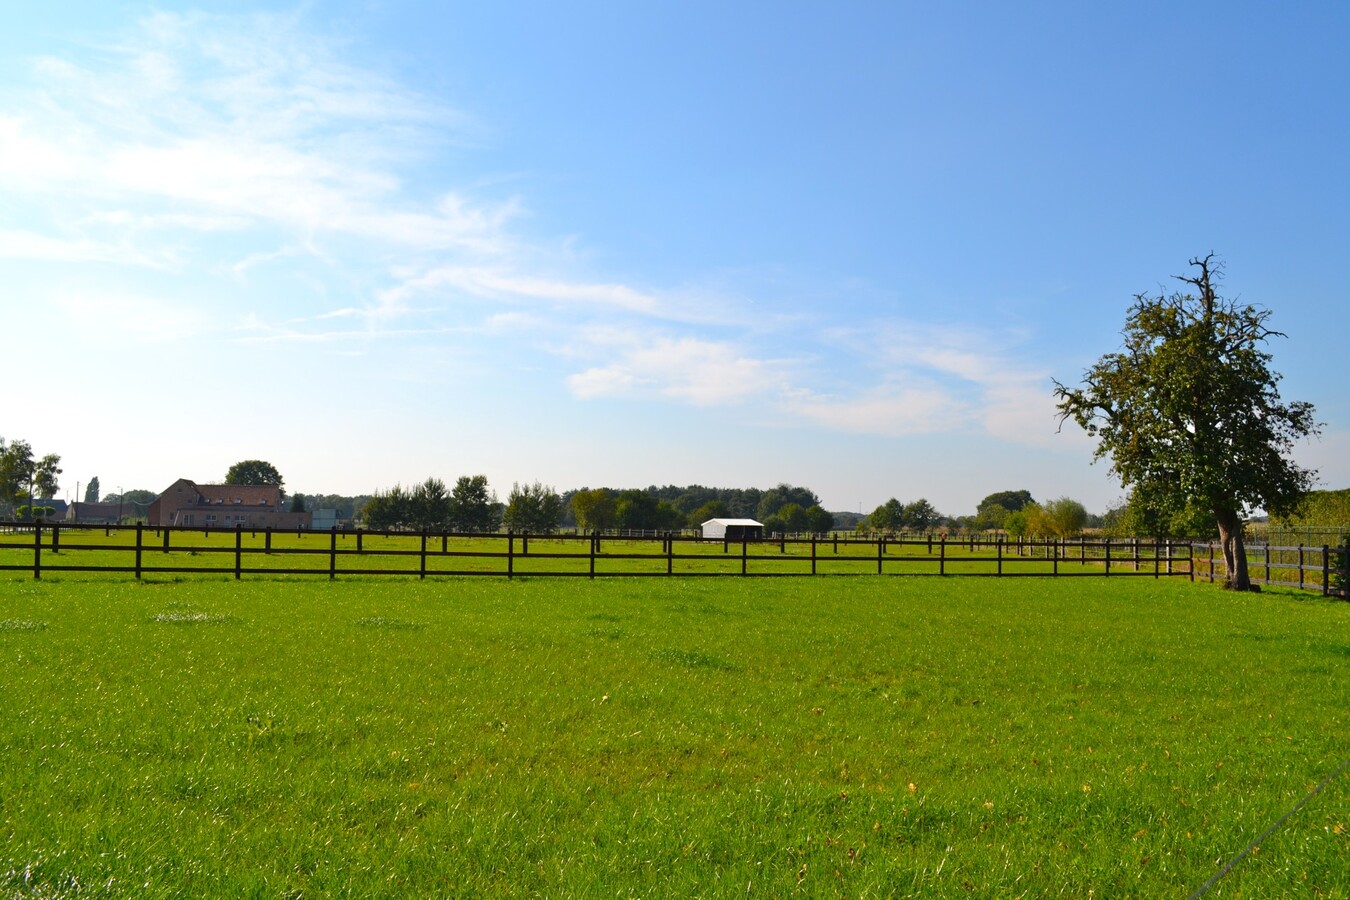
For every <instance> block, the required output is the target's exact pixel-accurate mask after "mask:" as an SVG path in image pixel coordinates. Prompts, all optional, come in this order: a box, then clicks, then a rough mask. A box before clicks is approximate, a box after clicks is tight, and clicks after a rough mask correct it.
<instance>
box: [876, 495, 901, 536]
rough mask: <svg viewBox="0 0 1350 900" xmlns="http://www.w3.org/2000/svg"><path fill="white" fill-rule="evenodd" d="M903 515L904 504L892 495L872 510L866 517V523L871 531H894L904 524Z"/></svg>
mask: <svg viewBox="0 0 1350 900" xmlns="http://www.w3.org/2000/svg"><path fill="white" fill-rule="evenodd" d="M904 517H905V507H904V504H902V503H901V502H900V501H899V500H897V499H895V498H894V497H892V498H891V499H889V500H887V501H886V502H885V503H883V504H881V505H880V506H878V507H877V508H876V509H874V510H872V514H871V515H870V516H868V517H867V524H868V525H869V526H871V528H872V530H873V531H896V530H897V529H899V528H900V526H901V525H902V524H904Z"/></svg>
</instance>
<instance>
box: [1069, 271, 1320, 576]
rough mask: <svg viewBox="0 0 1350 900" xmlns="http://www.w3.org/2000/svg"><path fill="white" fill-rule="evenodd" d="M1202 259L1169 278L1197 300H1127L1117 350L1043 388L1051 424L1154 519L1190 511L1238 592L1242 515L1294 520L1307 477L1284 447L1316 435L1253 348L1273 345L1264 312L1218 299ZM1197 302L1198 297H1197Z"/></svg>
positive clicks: (1178, 296) (1307, 407) (1243, 560)
mask: <svg viewBox="0 0 1350 900" xmlns="http://www.w3.org/2000/svg"><path fill="white" fill-rule="evenodd" d="M1212 260H1213V254H1210V255H1209V256H1205V257H1203V258H1195V259H1192V260H1190V265H1191V266H1192V267H1193V268H1195V269H1198V272H1196V273H1195V274H1191V275H1181V276H1177V278H1178V280H1180V281H1182V282H1184V283H1186V284H1188V285H1190V287H1191V288H1192V289H1194V290H1195V291H1196V292H1197V293H1196V294H1190V293H1184V294H1183V293H1177V292H1174V293H1172V294H1170V295H1167V296H1161V295H1159V296H1156V297H1154V296H1149V295H1147V294H1139V295H1137V296H1136V297H1135V302H1134V304H1133V306H1132V307H1131V308H1130V312H1129V315H1128V317H1127V319H1126V322H1125V330H1124V332H1123V334H1124V338H1125V342H1124V348H1123V349H1122V350H1121V351H1119V352H1116V353H1109V354H1106V355H1105V356H1103V357H1101V358H1100V359H1099V360H1098V361H1097V362H1096V364H1095V365H1093V366H1092V368H1090V369H1088V370H1087V372H1086V373H1085V374H1084V379H1083V386H1082V387H1077V388H1070V387H1066V386H1065V385H1063V384H1060V383H1059V382H1056V383H1055V395H1056V397H1057V398H1058V407H1059V412H1060V418H1061V421H1063V420H1064V419H1073V420H1074V421H1075V422H1077V423H1078V424H1079V425H1080V426H1081V427H1082V428H1083V429H1084V430H1086V431H1087V433H1088V434H1089V435H1091V436H1093V437H1095V438H1096V439H1097V450H1096V453H1095V458H1097V459H1102V458H1109V459H1110V460H1111V470H1112V472H1114V473H1115V474H1116V475H1117V476H1118V477H1119V478H1120V480H1121V483H1122V484H1124V485H1125V486H1126V487H1127V488H1132V489H1133V490H1134V491H1135V492H1136V493H1137V494H1139V495H1140V496H1141V497H1142V498H1144V499H1145V500H1146V501H1147V503H1148V504H1149V505H1150V506H1151V507H1152V508H1155V509H1158V510H1161V511H1163V512H1167V513H1174V512H1176V511H1179V510H1184V509H1186V508H1187V507H1188V506H1192V505H1193V506H1196V507H1199V508H1203V509H1206V510H1208V511H1209V514H1210V515H1211V516H1212V517H1213V519H1214V522H1215V525H1216V526H1217V528H1218V531H1219V540H1220V542H1221V543H1222V545H1223V555H1224V563H1225V565H1226V569H1227V583H1226V586H1227V587H1229V588H1231V589H1233V590H1250V589H1251V579H1250V576H1249V575H1248V572H1247V555H1246V552H1245V549H1244V547H1243V538H1242V527H1243V519H1244V518H1245V517H1246V516H1247V515H1248V514H1249V513H1250V511H1251V510H1252V509H1254V508H1258V507H1260V508H1264V509H1266V510H1267V511H1269V512H1270V513H1271V514H1272V515H1276V516H1279V515H1287V514H1289V513H1290V512H1292V511H1294V510H1296V509H1297V508H1298V506H1299V503H1300V501H1301V500H1302V499H1303V497H1304V495H1305V494H1306V492H1307V491H1308V490H1309V489H1310V488H1311V487H1312V485H1313V482H1314V479H1315V477H1316V473H1315V472H1313V471H1312V470H1309V469H1304V468H1301V467H1299V466H1298V465H1296V464H1295V463H1294V462H1293V461H1292V460H1291V459H1290V458H1289V454H1290V452H1291V451H1292V449H1293V445H1294V442H1295V441H1296V440H1298V439H1300V438H1303V437H1306V436H1308V435H1312V434H1316V433H1318V431H1319V424H1318V422H1317V421H1316V419H1315V416H1314V411H1313V407H1312V404H1310V403H1305V402H1300V401H1294V402H1288V403H1286V402H1284V401H1283V400H1281V398H1280V394H1279V390H1278V385H1279V381H1280V375H1279V374H1277V373H1275V372H1273V371H1271V369H1270V361H1271V354H1270V353H1268V352H1266V351H1265V350H1264V349H1263V347H1264V345H1265V343H1266V342H1267V341H1268V340H1269V339H1270V338H1272V337H1276V336H1282V335H1280V333H1279V332H1277V331H1274V330H1273V329H1271V328H1270V327H1268V324H1267V323H1268V322H1269V319H1270V311H1269V310H1265V309H1258V308H1256V307H1253V306H1250V305H1244V304H1239V303H1238V302H1236V301H1233V300H1227V299H1224V298H1222V297H1220V296H1219V295H1218V293H1217V291H1216V289H1215V282H1216V281H1217V280H1218V278H1219V275H1220V274H1221V271H1222V267H1221V265H1217V264H1216V265H1211V261H1212ZM1197 294H1198V296H1197Z"/></svg>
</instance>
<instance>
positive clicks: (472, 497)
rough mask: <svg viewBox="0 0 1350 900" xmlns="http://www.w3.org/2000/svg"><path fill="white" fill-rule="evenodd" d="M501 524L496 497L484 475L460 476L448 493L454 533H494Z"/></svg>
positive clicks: (451, 524)
mask: <svg viewBox="0 0 1350 900" xmlns="http://www.w3.org/2000/svg"><path fill="white" fill-rule="evenodd" d="M500 523H501V516H500V513H499V511H498V503H497V495H496V494H495V493H493V492H492V490H491V489H489V488H488V480H487V476H486V475H461V476H460V477H459V480H458V481H456V482H455V487H454V490H452V491H451V492H450V526H451V527H452V528H454V529H455V530H456V531H469V532H476V533H482V532H486V531H496V530H497V526H498V525H499V524H500Z"/></svg>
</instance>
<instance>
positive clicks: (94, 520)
mask: <svg viewBox="0 0 1350 900" xmlns="http://www.w3.org/2000/svg"><path fill="white" fill-rule="evenodd" d="M124 514H125V515H134V514H135V510H134V509H133V508H132V506H131V504H129V503H128V504H121V503H72V504H70V509H68V510H66V521H67V522H75V523H77V524H80V525H116V524H117V523H118V522H120V521H122V516H123V515H124Z"/></svg>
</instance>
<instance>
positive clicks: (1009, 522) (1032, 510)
mask: <svg viewBox="0 0 1350 900" xmlns="http://www.w3.org/2000/svg"><path fill="white" fill-rule="evenodd" d="M1039 511H1040V507H1038V506H1037V505H1036V504H1035V503H1028V504H1027V505H1026V506H1024V507H1022V508H1021V509H1019V510H1017V511H1016V512H1010V513H1008V514H1007V515H1006V516H1004V517H1003V530H1004V531H1006V532H1008V536H1009V537H1014V538H1020V537H1026V536H1027V535H1028V534H1030V533H1031V528H1032V525H1033V524H1034V523H1033V522H1032V521H1031V519H1032V518H1034V517H1035V516H1036V514H1037V513H1038V512H1039Z"/></svg>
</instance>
